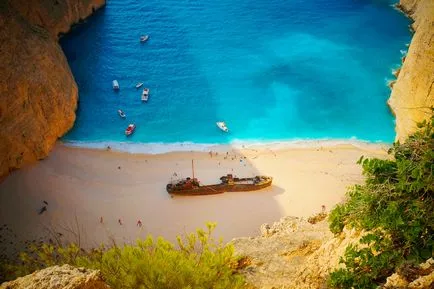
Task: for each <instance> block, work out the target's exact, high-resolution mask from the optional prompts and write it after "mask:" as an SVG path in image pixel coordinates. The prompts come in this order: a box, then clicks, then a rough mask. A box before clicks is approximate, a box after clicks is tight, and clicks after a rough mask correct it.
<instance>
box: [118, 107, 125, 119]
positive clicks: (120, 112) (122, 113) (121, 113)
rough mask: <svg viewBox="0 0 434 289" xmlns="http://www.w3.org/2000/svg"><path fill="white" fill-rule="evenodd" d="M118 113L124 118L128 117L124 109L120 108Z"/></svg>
mask: <svg viewBox="0 0 434 289" xmlns="http://www.w3.org/2000/svg"><path fill="white" fill-rule="evenodd" d="M118 114H119V116H120V117H122V118H126V117H127V116H126V114H125V112H123V111H122V110H120V109H118Z"/></svg>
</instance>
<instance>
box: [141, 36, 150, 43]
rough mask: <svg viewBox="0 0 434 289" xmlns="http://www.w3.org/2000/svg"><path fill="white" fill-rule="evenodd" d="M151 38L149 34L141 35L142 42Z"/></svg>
mask: <svg viewBox="0 0 434 289" xmlns="http://www.w3.org/2000/svg"><path fill="white" fill-rule="evenodd" d="M148 39H149V35H142V36H140V42H146V41H148Z"/></svg>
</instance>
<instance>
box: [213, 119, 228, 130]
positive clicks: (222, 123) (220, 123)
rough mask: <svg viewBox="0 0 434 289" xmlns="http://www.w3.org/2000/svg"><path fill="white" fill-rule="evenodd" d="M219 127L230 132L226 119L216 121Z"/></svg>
mask: <svg viewBox="0 0 434 289" xmlns="http://www.w3.org/2000/svg"><path fill="white" fill-rule="evenodd" d="M215 124H216V125H217V126H218V128H219V129H221V130H222V131H224V132H229V129H228V127H227V126H226V123H225V122H224V121H218V122H216V123H215Z"/></svg>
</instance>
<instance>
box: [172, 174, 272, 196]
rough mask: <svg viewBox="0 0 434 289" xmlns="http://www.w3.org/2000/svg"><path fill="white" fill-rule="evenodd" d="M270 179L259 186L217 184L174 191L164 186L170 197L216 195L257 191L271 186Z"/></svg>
mask: <svg viewBox="0 0 434 289" xmlns="http://www.w3.org/2000/svg"><path fill="white" fill-rule="evenodd" d="M272 181H273V180H272V179H271V178H270V179H269V180H267V181H265V182H263V183H260V184H236V183H235V184H226V183H222V184H218V185H208V186H197V187H193V188H189V189H186V188H183V189H180V190H177V189H174V187H173V186H171V185H170V184H169V185H167V186H166V190H167V192H168V193H169V194H171V195H181V196H197V195H216V194H222V193H225V192H249V191H257V190H261V189H264V188H266V187H269V186H271V184H272Z"/></svg>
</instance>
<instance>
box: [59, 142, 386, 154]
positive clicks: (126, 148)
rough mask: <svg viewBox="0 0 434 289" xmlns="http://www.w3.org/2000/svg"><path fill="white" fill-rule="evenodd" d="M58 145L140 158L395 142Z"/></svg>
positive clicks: (363, 146)
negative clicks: (174, 154)
mask: <svg viewBox="0 0 434 289" xmlns="http://www.w3.org/2000/svg"><path fill="white" fill-rule="evenodd" d="M56 145H58V146H59V145H60V146H65V147H70V148H77V149H85V150H96V151H107V150H110V151H114V152H119V153H129V154H138V155H159V154H167V153H181V152H209V151H214V152H225V151H227V150H234V149H236V150H245V149H259V150H262V149H271V150H284V149H308V148H318V147H324V148H336V147H340V146H352V147H356V148H360V149H372V148H379V149H381V148H386V147H391V146H392V143H387V142H383V141H365V140H358V139H294V140H280V141H279V140H276V141H274V140H272V141H249V140H246V141H242V140H234V141H232V142H231V143H193V142H176V143H164V142H158V143H134V142H115V141H95V142H87V141H61V140H59V141H57V144H56Z"/></svg>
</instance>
